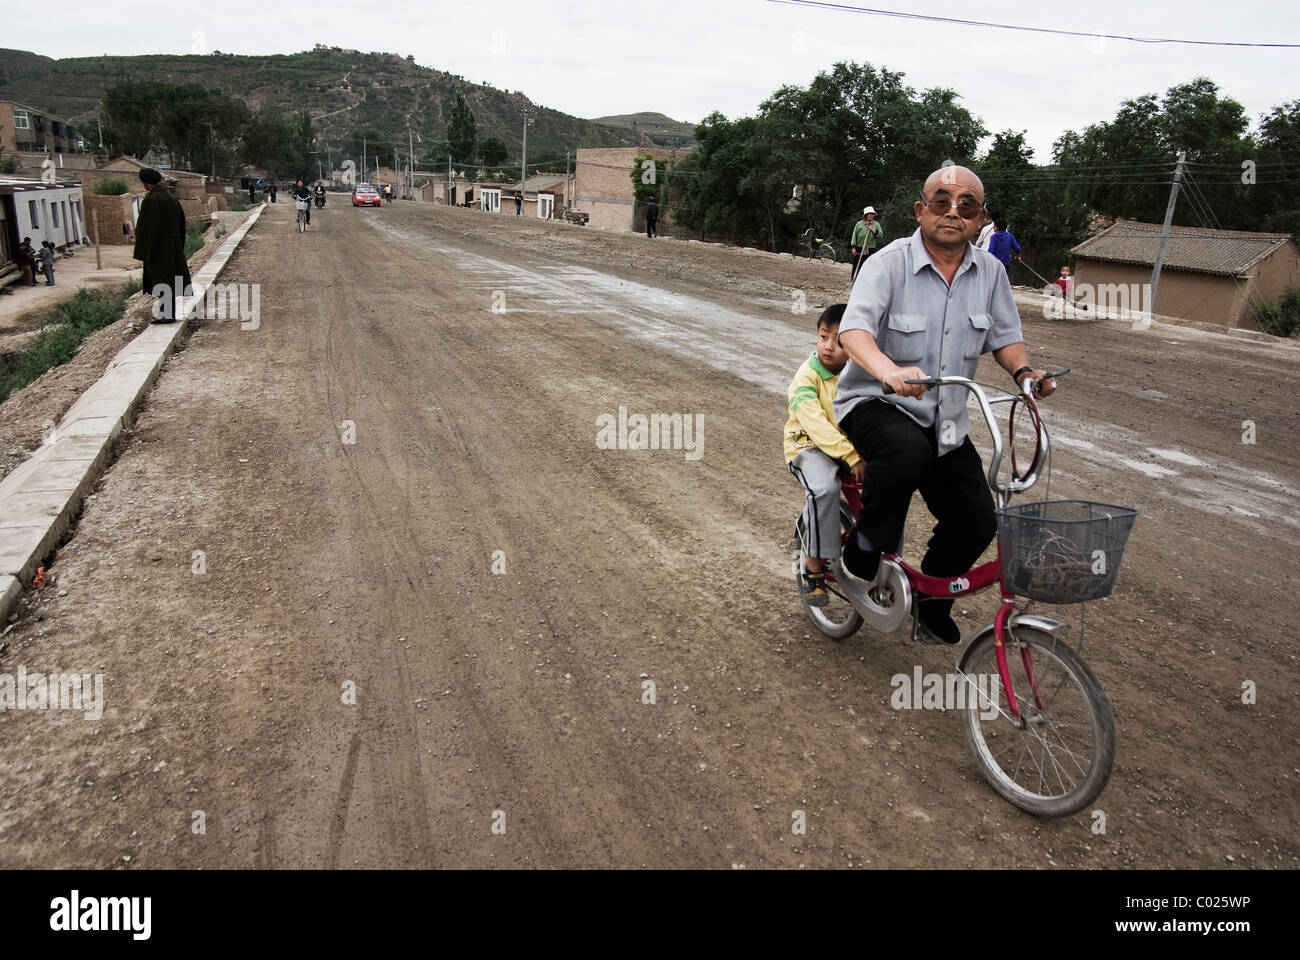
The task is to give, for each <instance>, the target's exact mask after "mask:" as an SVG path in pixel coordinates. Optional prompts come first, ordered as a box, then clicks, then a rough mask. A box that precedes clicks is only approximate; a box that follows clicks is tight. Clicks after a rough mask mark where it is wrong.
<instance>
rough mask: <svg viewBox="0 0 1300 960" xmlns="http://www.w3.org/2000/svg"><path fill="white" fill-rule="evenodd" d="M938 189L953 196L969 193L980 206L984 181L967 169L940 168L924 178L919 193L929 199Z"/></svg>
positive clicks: (952, 166) (982, 199) (955, 167)
mask: <svg viewBox="0 0 1300 960" xmlns="http://www.w3.org/2000/svg"><path fill="white" fill-rule="evenodd" d="M940 188H943V189H946V190H947V191H948V192H949V193H950V194H952V195H954V196H956V195H958V194H962V193H966V192H967V191H969V192H971V193H973V194H975V197H976V198H977V199H978V200H979V202H980V203H981V204H982V203H983V202H984V181H983V180H981V179H980V178H979V177H978V176H976V175H975V171H974V170H972V169H970V168H969V167H958V166H955V165H950V166H946V167H940V168H939V169H938V170H936V171H934V173H932V174H930V175H929V176H928V177H926V178H925V186H923V187H922V188H921V192H922V193H924V194H925V195H926V196H927V197H929V196H932V195H933V194H934V192H935V191H936V190H939V189H940Z"/></svg>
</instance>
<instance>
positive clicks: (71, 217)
mask: <svg viewBox="0 0 1300 960" xmlns="http://www.w3.org/2000/svg"><path fill="white" fill-rule="evenodd" d="M0 204H3V206H4V211H3V223H4V229H5V232H6V233H7V234H8V235H9V240H11V241H12V245H11V244H6V246H8V247H9V249H10V250H11V251H12V249H13V248H14V247H16V246H17V244H18V243H20V242H21V241H22V239H23V237H31V238H32V246H33V247H35V248H37V249H40V246H41V241H43V240H49V241H50V242H51V243H53V244H54V245H55V246H56V247H59V248H64V247H67V246H69V245H71V244H81V243H83V242H86V241H87V240H88V236H87V234H86V226H85V223H86V214H85V204H84V201H83V199H82V192H81V184H79V183H74V182H70V181H67V180H56V181H54V182H53V183H47V182H44V181H41V180H30V179H27V178H23V177H6V176H0Z"/></svg>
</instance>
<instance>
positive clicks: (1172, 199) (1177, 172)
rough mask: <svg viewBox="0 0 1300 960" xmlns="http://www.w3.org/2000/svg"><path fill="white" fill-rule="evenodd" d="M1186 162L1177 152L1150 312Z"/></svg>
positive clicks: (1185, 152) (1154, 277)
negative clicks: (1176, 163) (1176, 162)
mask: <svg viewBox="0 0 1300 960" xmlns="http://www.w3.org/2000/svg"><path fill="white" fill-rule="evenodd" d="M1186 161H1187V151H1186V150H1180V151H1178V166H1177V167H1176V168H1175V169H1174V184H1173V187H1171V188H1170V190H1169V206H1168V207H1166V208H1165V225H1164V226H1163V227H1162V228H1161V230H1160V247H1159V248H1158V249H1157V250H1156V266H1155V269H1154V270H1152V271H1151V312H1152V313H1155V310H1156V291H1157V290H1158V289H1160V268H1161V267H1163V266H1164V265H1165V247H1166V246H1168V245H1169V234H1170V233H1171V232H1172V229H1173V222H1174V204H1175V203H1176V202H1177V201H1178V184H1179V183H1181V182H1182V179H1183V164H1184V163H1185V162H1186Z"/></svg>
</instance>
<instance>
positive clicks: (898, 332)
mask: <svg viewBox="0 0 1300 960" xmlns="http://www.w3.org/2000/svg"><path fill="white" fill-rule="evenodd" d="M883 352H884V354H885V356H887V357H889V359H890V360H893V361H894V363H897V364H904V363H919V362H920V361H921V359H922V358H923V357H924V356H925V315H924V314H921V313H891V314H890V315H889V344H888V347H887V349H885V350H884V351H883Z"/></svg>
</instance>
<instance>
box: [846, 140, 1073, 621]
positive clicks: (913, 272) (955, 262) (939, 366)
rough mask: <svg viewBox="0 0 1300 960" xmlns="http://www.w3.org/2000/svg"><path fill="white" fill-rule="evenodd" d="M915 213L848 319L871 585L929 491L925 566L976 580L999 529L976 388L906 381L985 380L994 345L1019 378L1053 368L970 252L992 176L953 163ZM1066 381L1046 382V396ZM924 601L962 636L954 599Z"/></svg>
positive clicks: (865, 277)
mask: <svg viewBox="0 0 1300 960" xmlns="http://www.w3.org/2000/svg"><path fill="white" fill-rule="evenodd" d="M913 209H914V212H915V214H916V221H917V223H918V224H919V226H918V228H917V230H916V232H915V233H913V234H912V235H911V236H910V237H906V238H903V239H900V240H895V241H894V242H893V243H891V244H890V245H889V246H887V247H885V248H884V249H883V250H880V251H877V252H876V254H875V255H874V256H872V257H871V258H870V259H868V260H867V261H866V262H865V263H863V265H862V268H861V270H860V271H859V273H858V279H857V281H856V282H855V283H854V285H853V292H852V295H851V296H850V297H849V305H848V307H847V309H846V310H845V312H844V319H843V320H842V322H841V323H840V343H841V344H842V345H843V347H844V349H845V350H846V351H847V352H848V354H849V358H850V359H849V362H848V364H847V365H846V366H845V368H844V372H843V373H842V374H841V375H840V381H839V394H838V396H837V397H836V400H835V416H836V419H837V420H838V421H839V425H840V428H841V429H842V430H843V431H844V432H845V434H847V435H848V438H849V439H850V440H851V441H853V446H854V447H855V448H856V449H857V451H858V453H859V454H860V455H861V456H862V458H863V459H864V460H866V461H867V478H866V483H865V485H864V490H863V497H862V514H861V519H860V520H859V521H858V524H857V526H856V527H855V528H854V531H853V533H852V534H851V535H850V536H849V540H848V543H847V544H846V545H845V548H844V557H843V563H844V566H845V567H847V568H848V570H849V572H850V573H852V574H853V575H855V576H858V577H861V578H862V579H865V580H871V579H873V578H874V577H875V575H876V570H877V569H878V567H879V563H880V554H881V551H882V550H884V551H887V552H893V551H894V550H895V549H896V548H897V545H898V542H899V539H900V537H901V536H902V532H903V523H904V521H905V520H906V519H907V508H908V505H909V504H910V502H911V499H912V494H913V493H914V492H916V491H918V490H919V491H920V493H921V496H922V498H923V499H924V500H925V503H926V506H928V507H929V508H930V512H931V513H932V514H934V517H935V519H936V520H937V521H938V522H937V524H936V525H935V528H934V536H933V537H931V539H930V543H929V549H928V550H927V552H926V554H925V558H924V559H923V560H922V562H921V570H922V572H924V573H927V574H932V575H934V576H948V577H951V576H956V575H958V574H961V573H964V572H965V571H966V570H969V569H970V568H971V567H972V566H973V565H974V562H975V561H976V560H977V559H978V558H979V555H980V554H981V553H983V552H984V548H985V547H987V546H988V545H989V544H990V543H991V542H992V540H993V536H994V533H995V532H996V521H995V518H994V514H993V498H992V495H991V494H990V493H989V487H988V482H987V480H986V479H985V476H984V472H983V465H982V463H981V461H980V456H979V453H977V452H976V450H975V447H974V445H973V444H972V443H971V441H970V438H969V437H968V436H967V434H968V432H969V430H970V420H969V418H968V417H967V414H966V391H964V390H942V389H940V390H932V391H926V390H925V388H924V387H921V386H919V385H916V384H909V383H906V382H905V381H907V380H919V379H923V378H925V377H932V376H933V377H941V376H948V377H953V376H960V377H969V378H972V379H973V378H974V376H975V369H976V366H977V365H978V363H979V358H980V355H981V354H983V353H987V352H988V351H992V352H993V357H994V359H995V360H997V362H998V363H999V364H1000V365H1001V366H1002V368H1003V369H1004V370H1006V371H1007V372H1008V373H1010V374H1011V375H1012V377H1013V378H1014V379H1015V381H1016V383H1017V384H1019V383H1022V382H1023V381H1024V378H1026V377H1033V378H1035V379H1037V378H1040V377H1042V376H1043V373H1044V371H1042V370H1037V369H1035V368H1033V367H1032V366H1031V365H1030V363H1029V358H1028V353H1027V351H1026V349H1025V344H1024V339H1023V336H1022V334H1021V329H1020V314H1019V312H1018V311H1017V310H1016V304H1015V301H1014V299H1013V298H1012V296H1011V286H1010V283H1009V282H1008V281H1007V274H1006V270H1004V269H1003V267H1002V264H1001V263H999V262H998V261H997V260H996V259H994V258H993V257H992V256H991V255H989V254H988V253H987V252H986V251H983V250H977V249H976V248H975V247H974V246H973V245H972V244H971V241H972V240H973V239H975V237H976V235H977V234H978V233H979V230H980V227H981V226H982V225H983V223H984V217H985V216H986V211H985V208H984V184H983V183H981V182H980V179H979V177H977V176H976V175H975V174H974V173H973V172H972V171H970V170H968V169H966V168H965V167H957V166H946V167H941V168H940V169H938V170H936V171H934V173H932V174H930V176H929V177H928V178H927V179H926V181H925V184H924V186H923V187H922V188H921V196H920V199H918V200H917V201H916V204H915V206H914V208H913ZM886 385H888V387H889V388H891V389H892V391H893V393H892V394H887V393H886V391H885V386H886ZM1055 387H1056V384H1055V383H1054V382H1053V381H1050V380H1048V381H1043V382H1042V395H1044V396H1046V395H1048V394H1050V393H1051V392H1052V391H1053V390H1054V389H1055ZM918 600H920V601H921V602H920V603H919V604H918V606H917V611H918V613H917V616H918V619H919V621H920V624H921V627H922V628H923V630H922V635H923V637H924V638H925V639H926V640H927V641H928V642H935V641H942V642H944V643H958V642H960V640H961V630H960V629H959V628H958V627H957V624H956V623H954V622H953V619H952V615H951V611H952V600H950V599H947V598H939V597H934V598H927V597H918Z"/></svg>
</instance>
